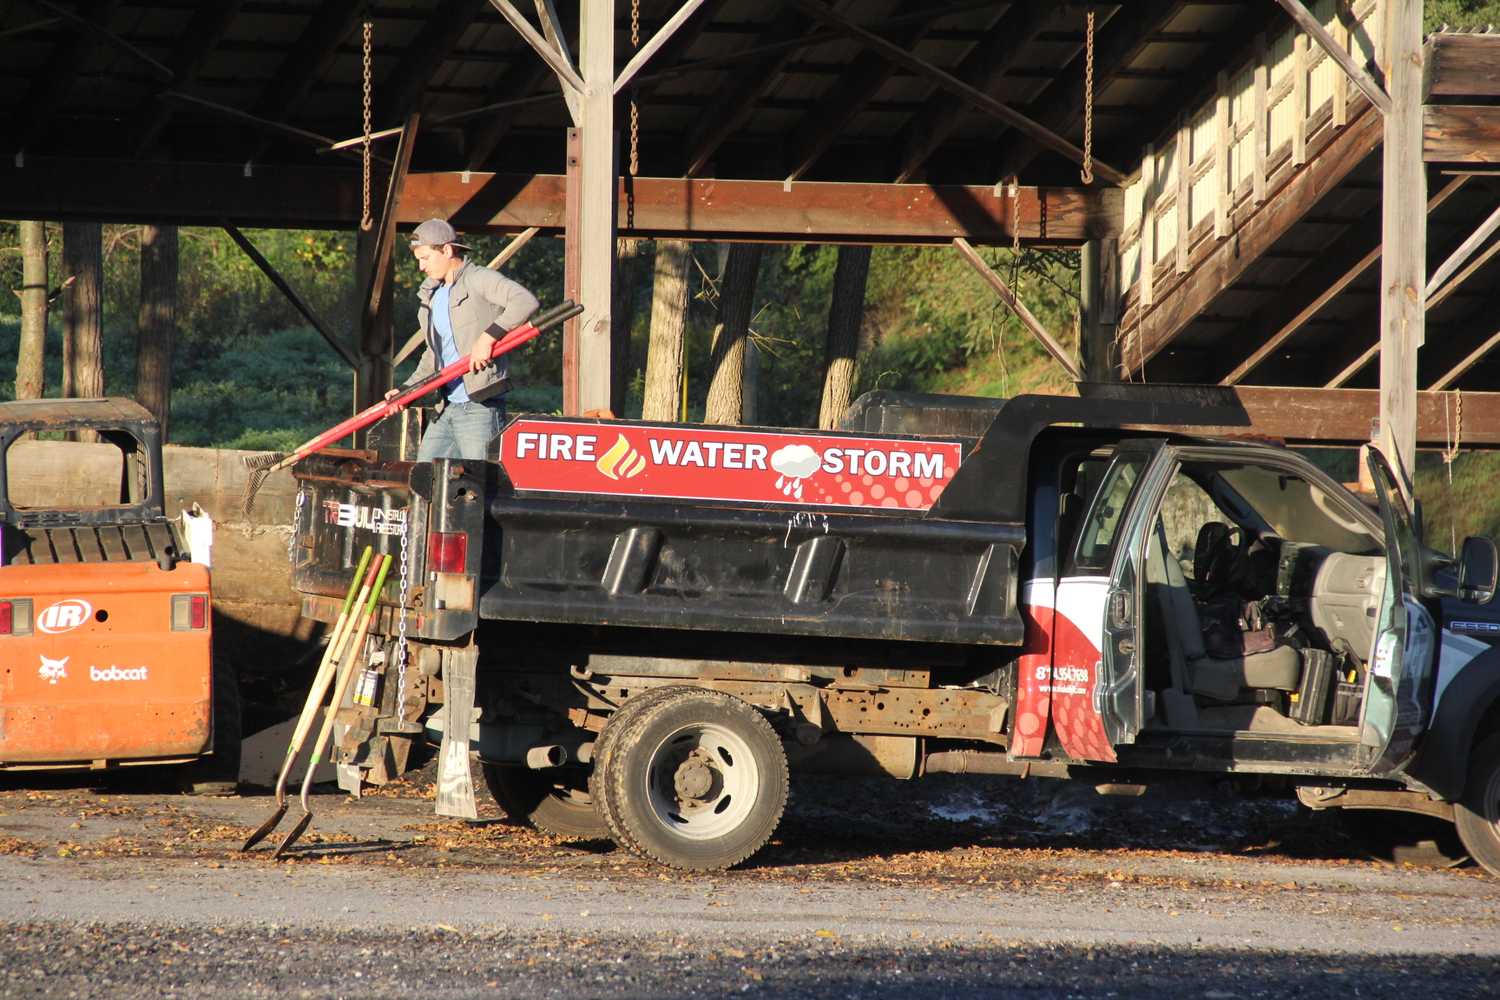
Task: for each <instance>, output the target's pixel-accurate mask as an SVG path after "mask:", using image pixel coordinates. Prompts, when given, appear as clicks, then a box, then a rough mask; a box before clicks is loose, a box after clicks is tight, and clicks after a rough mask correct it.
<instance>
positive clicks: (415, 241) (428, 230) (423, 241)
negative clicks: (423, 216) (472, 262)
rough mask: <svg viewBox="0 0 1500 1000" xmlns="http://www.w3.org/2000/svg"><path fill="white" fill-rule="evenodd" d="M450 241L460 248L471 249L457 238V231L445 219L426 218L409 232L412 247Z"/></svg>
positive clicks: (438, 245)
mask: <svg viewBox="0 0 1500 1000" xmlns="http://www.w3.org/2000/svg"><path fill="white" fill-rule="evenodd" d="M450 243H451V244H453V245H454V246H456V247H458V248H459V249H460V250H472V249H473V247H471V246H469V245H468V244H467V243H465V242H463V241H462V240H460V239H459V238H458V232H457V231H456V230H454V228H453V227H452V226H451V225H449V224H448V220H447V219H428V220H427V221H426V222H424V223H422V224H421V225H420V226H418V227H417V228H416V229H414V230H413V231H412V234H411V245H412V246H414V247H440V246H446V245H447V244H450Z"/></svg>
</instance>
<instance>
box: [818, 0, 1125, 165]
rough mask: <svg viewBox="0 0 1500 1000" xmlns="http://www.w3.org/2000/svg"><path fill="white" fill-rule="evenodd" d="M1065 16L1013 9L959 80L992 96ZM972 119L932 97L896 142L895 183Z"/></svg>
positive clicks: (1039, 7) (1058, 11)
mask: <svg viewBox="0 0 1500 1000" xmlns="http://www.w3.org/2000/svg"><path fill="white" fill-rule="evenodd" d="M1109 13H1110V12H1109V11H1108V10H1107V9H1106V10H1104V11H1101V12H1100V16H1101V17H1107V16H1108V14H1109ZM1066 14H1067V12H1066V10H1064V9H1062V8H1052V7H1051V6H1050V5H1047V4H1033V3H1018V4H1012V5H1011V6H1010V7H1008V8H1006V10H1005V13H1004V14H1002V15H1001V16H1000V19H999V20H998V21H996V22H995V24H994V26H993V27H991V28H990V30H989V31H988V32H986V34H985V36H984V38H983V39H982V40H981V41H980V42H979V43H978V44H977V45H975V46H974V48H973V49H971V50H970V51H969V53H968V54H967V55H966V56H964V59H963V61H962V62H961V63H959V64H958V68H957V69H955V70H954V75H955V76H957V77H958V78H959V79H960V80H963V81H964V82H965V83H968V84H970V85H972V86H974V87H977V88H978V89H980V90H982V91H984V92H985V93H989V92H990V91H992V90H993V89H994V88H995V87H997V86H999V85H1000V83H1001V81H1002V80H1004V79H1005V75H1006V73H1007V72H1009V70H1010V69H1011V68H1012V67H1013V66H1015V64H1016V63H1017V62H1018V61H1019V60H1020V59H1021V58H1022V57H1023V56H1024V55H1025V53H1026V52H1027V51H1029V50H1030V49H1031V47H1032V45H1033V44H1034V43H1035V41H1036V39H1037V37H1038V36H1039V35H1041V33H1042V32H1043V31H1046V30H1047V29H1049V28H1051V27H1053V26H1055V25H1057V24H1058V23H1059V22H1061V21H1063V20H1064V19H1065V17H1066ZM866 55H868V56H870V57H872V58H874V59H878V60H879V61H880V62H881V64H882V65H884V66H886V67H887V68H888V69H894V66H893V64H891V63H890V62H889V61H887V60H885V59H884V58H883V57H881V56H880V55H879V54H878V53H873V52H871V53H866ZM967 114H969V106H968V105H967V104H965V103H963V102H961V101H957V100H955V99H954V98H952V97H951V96H948V95H944V94H934V95H933V96H932V97H929V98H928V99H927V101H926V103H925V104H924V105H923V107H922V110H921V111H919V112H916V113H915V114H913V115H912V116H911V120H910V121H908V122H907V124H906V125H905V126H903V127H902V129H901V132H900V133H899V134H898V135H897V137H896V141H895V143H894V145H895V147H896V148H897V149H898V150H900V151H901V168H900V169H899V170H898V171H897V172H896V183H898V184H904V183H906V182H907V181H909V180H911V179H912V178H914V177H916V176H917V173H918V171H920V170H921V169H922V165H923V164H925V163H926V162H927V159H928V157H930V156H931V155H932V154H933V152H934V151H935V150H936V149H937V148H938V147H939V146H941V145H942V144H943V142H944V141H945V140H946V139H947V138H948V137H949V136H950V135H952V134H953V132H954V131H955V130H956V129H957V128H958V126H959V124H960V123H961V122H962V121H963V120H964V117H965V116H966V115H967ZM806 124H807V126H808V127H811V128H816V126H817V121H816V120H815V119H814V118H812V117H811V116H810V117H809V120H808V122H807V123H806ZM822 134H823V135H824V141H825V143H831V142H832V141H833V138H834V136H833V135H832V134H831V133H828V132H826V131H825V132H823V133H822Z"/></svg>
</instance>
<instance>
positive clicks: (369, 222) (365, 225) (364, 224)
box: [359, 21, 375, 233]
mask: <svg viewBox="0 0 1500 1000" xmlns="http://www.w3.org/2000/svg"><path fill="white" fill-rule="evenodd" d="M374 31H375V24H374V22H372V21H366V22H365V33H364V114H365V136H364V138H365V143H364V156H363V160H364V197H365V200H364V206H365V208H364V214H363V215H361V216H360V218H359V228H360V229H362V230H364V231H365V232H367V233H368V232H369V231H370V229H371V227H372V226H374V225H375V220H374V219H372V218H370V47H371V45H370V39H371V36H372V35H373V34H374Z"/></svg>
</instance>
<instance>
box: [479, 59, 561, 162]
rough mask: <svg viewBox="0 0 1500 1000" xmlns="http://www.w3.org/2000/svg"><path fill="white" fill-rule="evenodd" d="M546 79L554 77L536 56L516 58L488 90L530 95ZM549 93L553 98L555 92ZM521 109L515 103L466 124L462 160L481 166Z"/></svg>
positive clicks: (499, 93)
mask: <svg viewBox="0 0 1500 1000" xmlns="http://www.w3.org/2000/svg"><path fill="white" fill-rule="evenodd" d="M549 78H551V79H555V77H553V74H552V71H551V70H549V69H548V68H547V66H546V65H545V64H544V63H542V62H539V61H538V60H535V59H518V60H516V61H515V62H513V63H511V64H510V66H509V67H507V68H506V70H505V72H504V73H502V74H500V79H499V81H498V82H497V83H496V84H495V86H494V87H493V88H492V89H491V90H490V94H491V96H494V97H500V96H501V95H503V94H529V93H531V91H533V90H535V89H536V88H537V87H538V86H540V85H541V84H542V82H543V81H545V80H547V79H549ZM549 96H551V97H553V98H555V96H556V95H555V94H554V95H549ZM520 110H521V109H520V108H519V107H516V106H514V105H512V106H509V107H504V108H495V109H494V110H492V111H490V112H489V113H488V114H486V115H483V116H481V117H479V118H478V119H477V120H476V121H475V122H474V124H473V125H472V126H470V127H469V129H468V130H467V131H466V132H465V138H464V162H465V163H467V164H468V166H469V169H470V170H478V169H479V168H480V167H482V166H484V163H485V161H487V160H488V159H489V158H490V156H491V155H492V154H493V153H494V152H495V149H496V148H497V147H498V146H499V145H500V143H501V142H502V141H503V140H504V139H505V137H506V135H508V134H509V133H510V129H511V126H512V125H513V124H514V123H515V120H516V114H517V113H518V112H519V111H520Z"/></svg>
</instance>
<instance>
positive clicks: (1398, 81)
mask: <svg viewBox="0 0 1500 1000" xmlns="http://www.w3.org/2000/svg"><path fill="white" fill-rule="evenodd" d="M1385 2H1386V8H1387V20H1386V25H1387V29H1386V33H1385V38H1386V51H1387V53H1388V60H1389V65H1388V66H1387V67H1386V84H1387V86H1388V87H1389V88H1390V95H1391V110H1390V112H1389V113H1387V114H1386V115H1385V142H1384V145H1383V147H1382V159H1383V162H1382V174H1381V176H1382V182H1381V183H1382V188H1383V192H1382V195H1381V201H1382V203H1383V206H1384V212H1383V218H1384V220H1385V223H1384V226H1383V229H1382V235H1381V242H1382V243H1383V244H1384V245H1385V253H1384V254H1383V255H1382V256H1381V259H1380V292H1381V298H1380V437H1379V442H1380V449H1381V451H1382V452H1384V453H1385V457H1386V459H1387V460H1388V461H1389V462H1390V464H1391V468H1392V469H1394V470H1396V475H1397V478H1398V480H1399V481H1400V484H1401V487H1402V489H1403V490H1404V491H1405V492H1406V494H1407V496H1408V497H1409V496H1410V495H1411V490H1412V486H1411V477H1412V476H1414V475H1415V474H1416V454H1415V450H1416V424H1417V412H1416V395H1417V349H1418V348H1419V347H1421V346H1422V341H1423V340H1424V339H1425V327H1426V317H1427V310H1426V295H1425V294H1424V290H1425V289H1426V288H1427V212H1426V204H1427V170H1426V167H1425V166H1424V165H1423V162H1422V0H1385Z"/></svg>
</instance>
